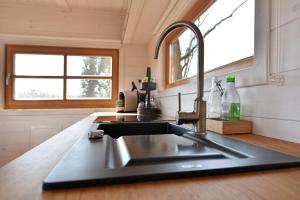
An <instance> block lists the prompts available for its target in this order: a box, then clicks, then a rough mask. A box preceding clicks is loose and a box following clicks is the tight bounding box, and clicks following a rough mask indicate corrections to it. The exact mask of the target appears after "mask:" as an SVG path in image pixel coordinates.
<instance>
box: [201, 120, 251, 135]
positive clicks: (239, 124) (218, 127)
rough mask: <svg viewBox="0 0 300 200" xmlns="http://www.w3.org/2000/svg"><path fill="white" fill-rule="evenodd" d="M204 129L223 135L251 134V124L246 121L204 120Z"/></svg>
mask: <svg viewBox="0 0 300 200" xmlns="http://www.w3.org/2000/svg"><path fill="white" fill-rule="evenodd" d="M206 129H207V130H209V131H213V132H216V133H221V134H224V135H227V134H241V133H251V132H252V122H251V121H247V120H240V121H221V120H220V119H219V118H215V119H206Z"/></svg>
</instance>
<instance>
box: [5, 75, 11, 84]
mask: <svg viewBox="0 0 300 200" xmlns="http://www.w3.org/2000/svg"><path fill="white" fill-rule="evenodd" d="M9 79H10V73H7V74H6V79H5V83H6V85H8V84H9Z"/></svg>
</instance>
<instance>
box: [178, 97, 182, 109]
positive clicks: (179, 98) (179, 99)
mask: <svg viewBox="0 0 300 200" xmlns="http://www.w3.org/2000/svg"><path fill="white" fill-rule="evenodd" d="M180 111H181V93H180V92H178V112H180Z"/></svg>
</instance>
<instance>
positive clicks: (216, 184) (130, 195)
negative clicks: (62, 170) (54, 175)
mask: <svg viewBox="0 0 300 200" xmlns="http://www.w3.org/2000/svg"><path fill="white" fill-rule="evenodd" d="M99 115H101V116H108V115H112V113H94V114H92V115H90V116H88V117H86V118H84V119H82V120H81V121H79V122H77V123H75V124H74V125H72V126H70V127H69V128H67V129H65V130H63V131H62V132H60V133H59V134H57V135H56V136H54V137H52V138H50V139H49V140H47V141H46V142H44V143H42V144H41V145H39V146H37V147H35V148H34V149H32V150H30V151H28V152H27V153H25V154H23V155H22V156H20V157H18V158H17V159H15V160H13V161H12V162H10V163H8V164H7V165H5V166H3V167H2V168H0V199H1V200H10V199H12V200H17V199H28V200H29V199H30V200H34V199H53V200H63V199H66V200H72V199H76V200H79V199H84V200H91V199H97V200H98V199H110V200H113V199H130V200H134V199H138V200H140V199H143V200H144V199H156V200H157V199H222V200H224V199H230V200H232V199H238V200H242V199H272V200H274V199H288V200H292V199H300V168H289V169H280V170H278V169H277V170H266V171H258V172H246V173H236V174H230V175H216V176H199V177H192V178H191V177H190V178H180V179H168V180H160V181H147V182H139V183H129V184H116V185H107V186H105V185H101V186H96V187H86V188H74V189H63V190H53V191H43V190H42V182H43V180H44V178H45V177H46V176H47V175H48V174H49V172H50V171H51V170H52V169H53V167H54V166H55V165H56V164H57V162H58V161H59V160H60V159H61V158H62V157H63V155H64V154H65V153H66V152H67V151H68V150H69V149H70V147H71V146H72V145H73V144H74V143H75V142H76V141H77V140H78V139H79V138H80V137H81V136H82V135H83V134H87V131H88V127H90V125H91V123H92V122H93V121H95V119H97V117H98V116H99ZM129 115H130V114H129ZM229 137H232V138H235V139H237V140H241V141H244V142H247V143H251V144H255V145H257V146H262V147H266V148H269V149H272V150H276V151H280V152H283V153H287V154H290V155H294V156H298V157H300V144H296V143H292V142H286V141H281V140H277V139H272V138H267V137H263V136H259V135H254V134H244V135H232V136H229Z"/></svg>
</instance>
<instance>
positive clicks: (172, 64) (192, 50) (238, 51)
mask: <svg viewBox="0 0 300 200" xmlns="http://www.w3.org/2000/svg"><path fill="white" fill-rule="evenodd" d="M254 4H255V0H226V1H225V0H218V1H215V2H214V3H213V4H212V5H211V6H210V7H209V8H208V9H206V11H205V12H203V13H202V14H201V15H200V16H199V17H198V18H197V19H196V20H195V24H196V25H197V26H198V27H199V28H200V30H201V31H202V34H203V36H204V48H205V49H204V62H205V63H204V66H205V69H204V70H205V72H208V71H212V70H215V69H217V68H219V67H221V66H224V65H228V64H229V65H230V63H235V64H236V62H237V61H239V60H244V59H245V58H249V57H251V56H253V55H254V16H255V8H254ZM200 12H201V11H200ZM169 51H170V53H169V55H170V58H169V59H170V61H169V66H167V69H168V73H169V74H170V75H171V77H169V78H168V80H167V85H168V84H172V83H173V82H176V81H178V80H181V79H186V78H189V77H192V76H194V75H196V74H197V67H196V66H197V41H196V39H195V38H194V34H193V33H192V32H191V31H190V30H186V31H184V32H183V33H181V34H180V35H179V36H177V37H176V38H174V39H173V40H172V41H171V43H170V48H169Z"/></svg>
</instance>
